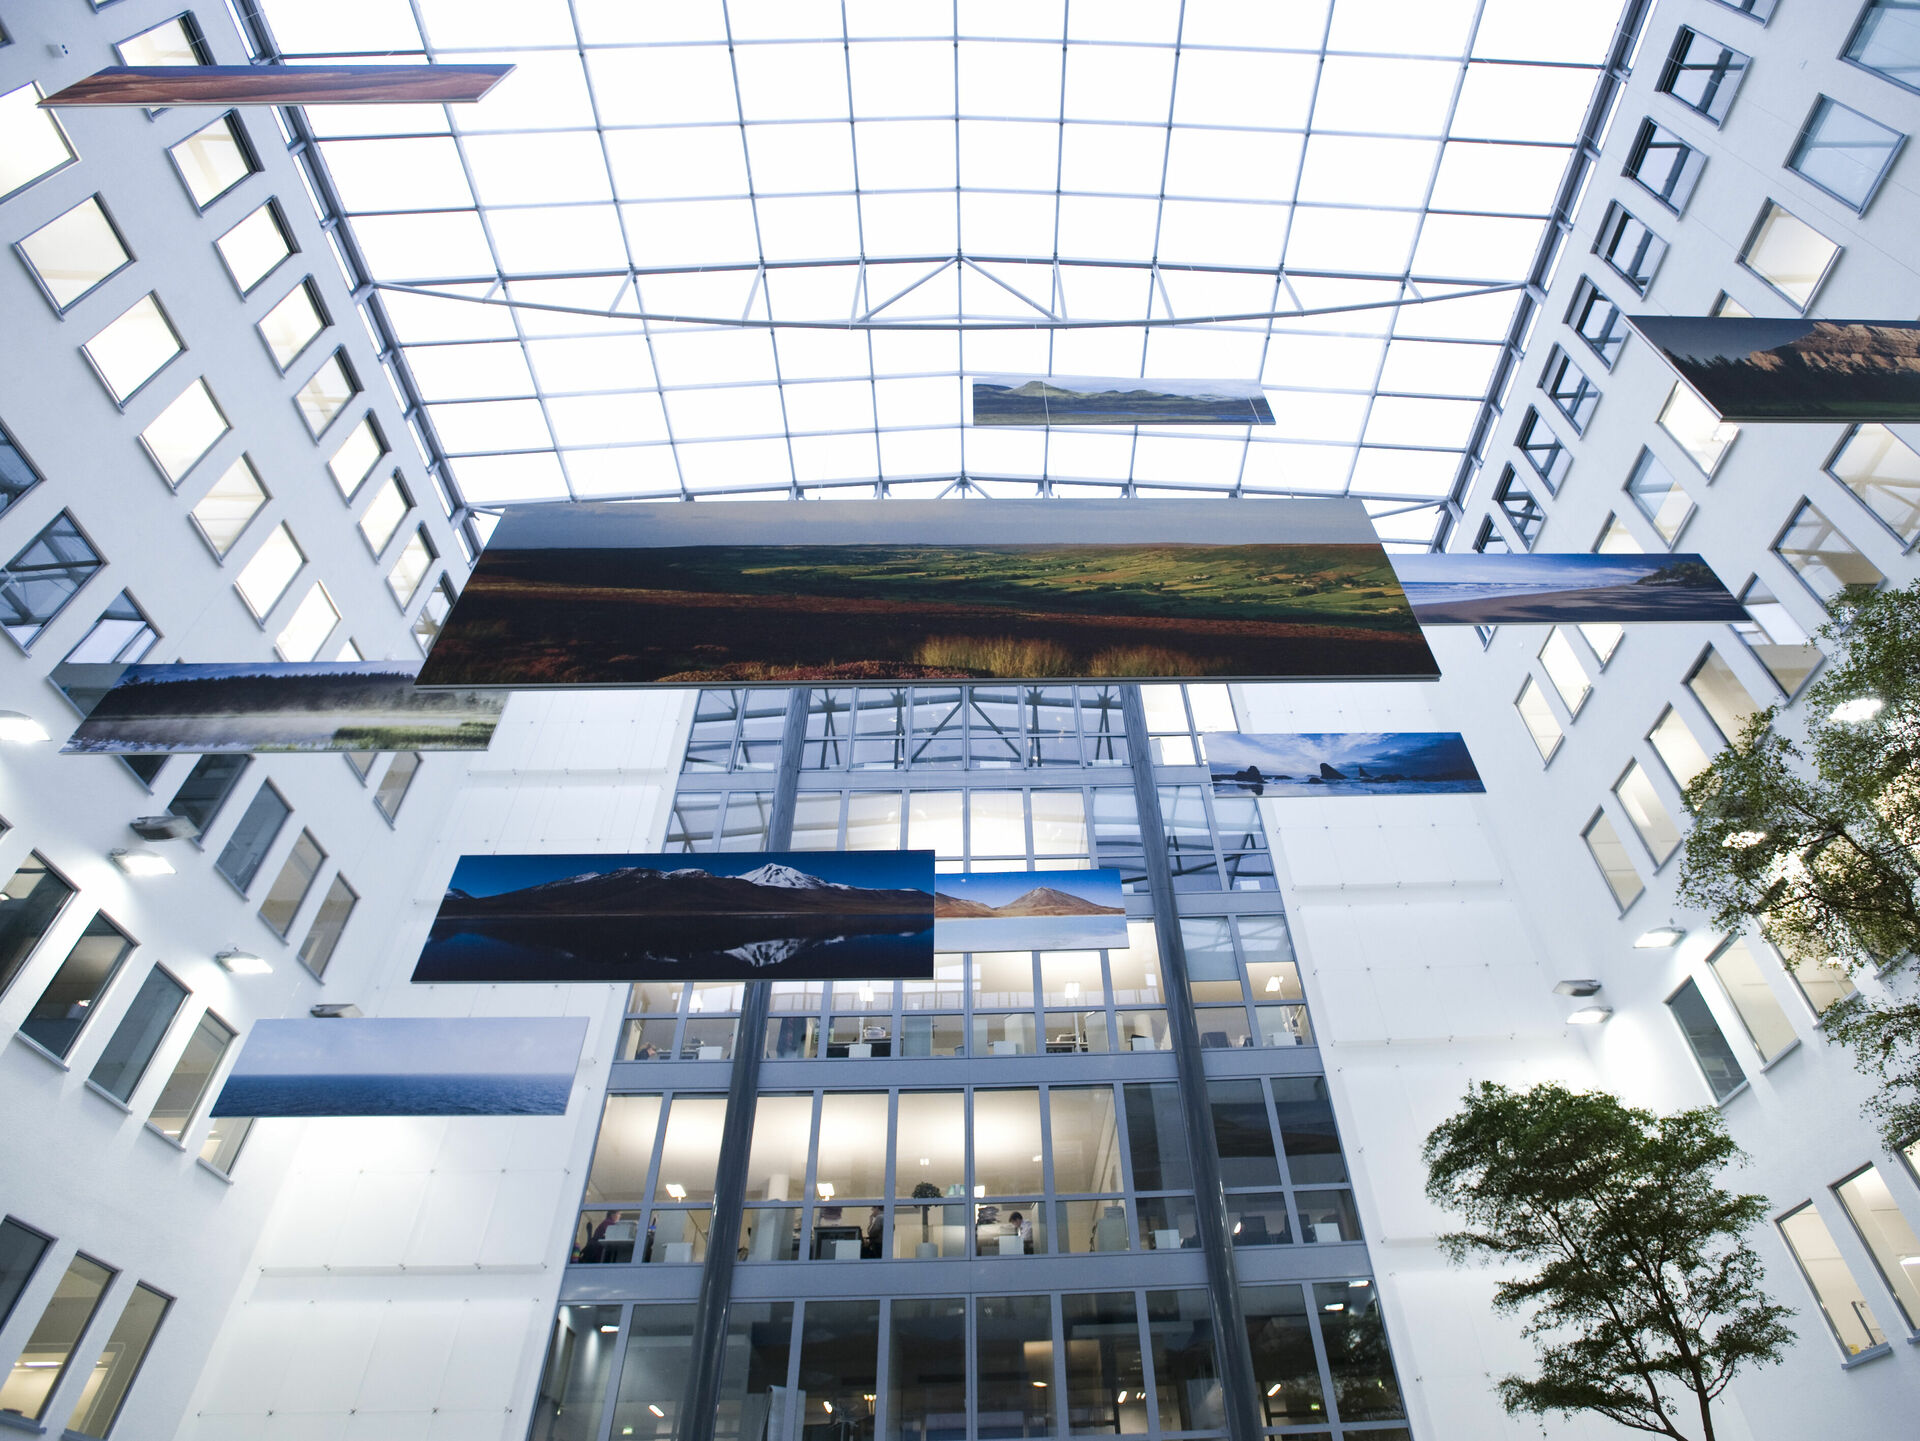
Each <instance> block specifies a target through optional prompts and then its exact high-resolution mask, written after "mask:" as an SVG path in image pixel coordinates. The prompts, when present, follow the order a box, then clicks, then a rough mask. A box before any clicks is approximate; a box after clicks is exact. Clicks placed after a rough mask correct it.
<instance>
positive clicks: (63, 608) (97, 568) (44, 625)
mask: <svg viewBox="0 0 1920 1441" xmlns="http://www.w3.org/2000/svg"><path fill="white" fill-rule="evenodd" d="M62 517H64V518H65V519H66V521H67V523H68V524H69V525H71V526H72V527H73V529H74V533H75V534H76V535H78V536H79V537H80V539H81V540H82V541H84V542H86V546H87V549H88V550H90V551H92V552H93V557H94V561H95V562H96V563H95V565H94V567H93V569H92V570H91V571H89V572H88V573H87V577H86V579H85V580H83V581H81V582H80V584H78V585H76V586H75V587H74V588H73V589H72V590H70V591H69V592H67V597H66V599H65V600H63V601H61V602H60V604H59V605H58V606H56V607H54V609H53V610H52V611H51V612H50V613H49V614H48V615H47V616H46V618H45V619H43V620H42V621H41V622H40V628H39V629H38V630H36V631H34V633H33V634H32V635H31V636H30V637H28V639H27V640H26V641H24V642H22V641H19V640H17V639H15V638H14V634H13V632H12V630H11V629H8V628H6V627H4V626H0V633H4V634H5V635H6V637H7V639H8V640H10V641H12V642H13V644H14V645H16V646H18V647H19V648H20V650H21V652H22V653H23V654H26V655H31V654H33V648H34V647H35V646H36V645H38V644H39V643H40V638H41V637H42V636H44V635H45V634H46V633H47V632H48V631H49V630H52V629H53V626H54V623H55V622H56V621H58V620H59V619H60V617H61V616H63V615H65V614H66V612H67V607H68V606H70V605H72V604H73V603H74V601H76V600H78V599H79V598H80V592H82V591H83V590H85V589H86V588H87V587H88V586H89V585H91V584H92V583H93V581H94V579H95V578H96V577H97V576H98V575H99V574H100V572H101V571H103V570H105V569H106V568H107V558H106V557H105V556H104V555H102V554H101V553H100V547H99V546H97V545H95V544H94V543H93V537H92V536H90V535H88V534H87V530H86V527H85V526H83V525H81V524H80V522H79V520H78V519H76V518H75V516H74V514H73V512H72V511H71V510H68V509H62V510H61V511H60V512H59V514H57V515H55V516H54V517H53V519H51V520H49V521H48V522H47V523H46V524H45V525H43V526H41V527H40V529H39V530H37V531H35V532H34V535H33V539H32V540H30V541H28V542H27V543H26V544H25V545H23V546H22V547H20V550H19V552H18V553H17V554H15V556H14V557H13V560H9V561H8V562H7V563H6V565H4V566H0V583H3V582H4V581H5V579H6V578H7V577H8V576H9V575H10V574H11V573H12V568H13V563H14V561H16V560H18V559H19V558H20V557H21V556H22V555H25V554H26V553H27V552H28V551H29V550H31V549H32V548H33V547H34V546H36V545H38V544H39V543H40V538H41V537H42V536H44V535H45V534H46V533H47V532H48V531H50V530H52V529H53V527H54V526H56V525H58V524H59V523H60V521H61V519H62Z"/></svg>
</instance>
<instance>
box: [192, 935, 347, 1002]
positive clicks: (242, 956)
mask: <svg viewBox="0 0 1920 1441" xmlns="http://www.w3.org/2000/svg"><path fill="white" fill-rule="evenodd" d="M214 959H215V960H216V961H218V962H219V963H220V965H221V966H222V968H223V969H225V970H226V972H227V974H229V975H233V976H266V975H271V974H272V973H273V965H272V963H271V962H269V961H268V960H267V959H266V958H265V957H264V956H256V955H255V954H254V953H253V952H252V951H242V950H238V949H228V950H224V951H219V952H216V953H215V955H214ZM322 1019H331V1017H323V1018H322Z"/></svg>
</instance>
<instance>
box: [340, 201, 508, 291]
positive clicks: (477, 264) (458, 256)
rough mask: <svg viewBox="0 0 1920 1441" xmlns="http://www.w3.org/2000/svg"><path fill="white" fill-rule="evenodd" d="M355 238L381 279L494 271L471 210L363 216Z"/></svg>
mask: <svg viewBox="0 0 1920 1441" xmlns="http://www.w3.org/2000/svg"><path fill="white" fill-rule="evenodd" d="M353 234H354V238H355V239H357V240H358V241H359V242H360V251H361V254H363V255H364V256H365V257H366V260H367V266H368V268H369V269H370V270H371V271H372V272H373V273H374V274H375V275H377V276H379V277H380V278H381V279H382V280H393V281H402V282H405V281H419V280H442V279H446V280H465V279H472V278H478V277H481V276H488V275H492V274H494V273H495V271H494V264H493V252H492V251H491V249H489V247H488V245H487V234H486V231H484V230H483V229H481V227H480V217H479V216H478V215H477V214H476V213H474V212H473V211H471V210H448V211H441V212H439V213H438V214H428V215H361V216H356V217H355V218H354V222H353Z"/></svg>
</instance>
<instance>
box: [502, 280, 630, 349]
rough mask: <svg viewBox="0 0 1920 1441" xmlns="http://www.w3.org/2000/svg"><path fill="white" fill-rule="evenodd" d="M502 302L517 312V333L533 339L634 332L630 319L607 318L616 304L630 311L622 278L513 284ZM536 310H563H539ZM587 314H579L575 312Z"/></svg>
mask: <svg viewBox="0 0 1920 1441" xmlns="http://www.w3.org/2000/svg"><path fill="white" fill-rule="evenodd" d="M505 298H506V299H508V300H512V301H516V302H518V303H519V306H520V308H517V309H515V310H514V311H513V312H512V314H513V316H514V318H515V320H516V321H517V322H518V323H519V326H520V329H521V330H522V331H523V332H525V333H526V334H527V335H529V336H535V335H619V334H625V333H628V332H631V331H633V330H635V329H637V328H638V326H637V323H636V322H635V321H633V320H631V319H621V318H617V317H613V316H611V315H609V318H607V319H605V320H601V319H599V318H598V317H599V316H600V315H603V314H608V313H609V312H610V311H612V309H613V308H614V307H615V305H616V304H618V305H623V306H624V307H625V308H626V309H628V310H631V309H632V308H633V297H632V294H631V293H630V292H629V291H628V289H627V280H626V277H625V276H624V275H619V276H604V275H603V276H588V277H582V278H578V279H574V278H569V279H564V280H516V281H514V282H513V283H512V284H510V285H509V286H507V294H506V296H505ZM536 306H554V307H562V306H564V307H567V308H566V309H564V310H562V309H551V310H541V309H535V308H534V307H536ZM582 311H585V312H588V313H587V314H581V313H579V312H582Z"/></svg>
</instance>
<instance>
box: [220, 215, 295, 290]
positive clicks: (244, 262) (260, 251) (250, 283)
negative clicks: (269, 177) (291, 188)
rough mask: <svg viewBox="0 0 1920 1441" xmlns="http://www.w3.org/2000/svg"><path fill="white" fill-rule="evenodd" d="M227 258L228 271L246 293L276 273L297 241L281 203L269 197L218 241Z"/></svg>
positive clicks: (224, 260) (222, 253) (222, 255)
mask: <svg viewBox="0 0 1920 1441" xmlns="http://www.w3.org/2000/svg"><path fill="white" fill-rule="evenodd" d="M214 245H215V247H216V248H217V249H218V250H219V251H220V259H221V260H222V261H223V262H225V264H226V267H227V274H229V275H231V276H232V277H233V283H234V284H235V285H237V286H238V287H239V288H240V293H241V294H242V295H246V294H248V293H249V292H251V291H252V289H253V288H254V286H256V285H258V284H259V283H260V282H261V281H263V280H265V279H266V278H267V276H269V275H270V274H272V273H273V269H274V267H275V266H277V265H279V263H280V262H281V261H283V260H285V259H286V258H287V257H288V256H289V255H291V254H293V248H294V247H293V241H292V239H291V238H290V237H289V236H288V234H287V225H286V221H285V220H283V219H282V218H281V216H280V207H279V206H278V205H277V204H275V203H274V202H273V201H271V200H269V201H268V202H267V203H266V204H265V205H262V206H261V207H260V208H259V209H258V210H256V211H254V212H253V213H252V214H251V215H249V216H248V217H247V218H246V219H245V220H242V221H241V222H240V223H239V224H238V225H236V226H234V227H233V229H231V230H229V231H228V232H227V233H226V234H225V235H223V236H221V237H220V238H219V239H218V240H217V241H215V242H214Z"/></svg>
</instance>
